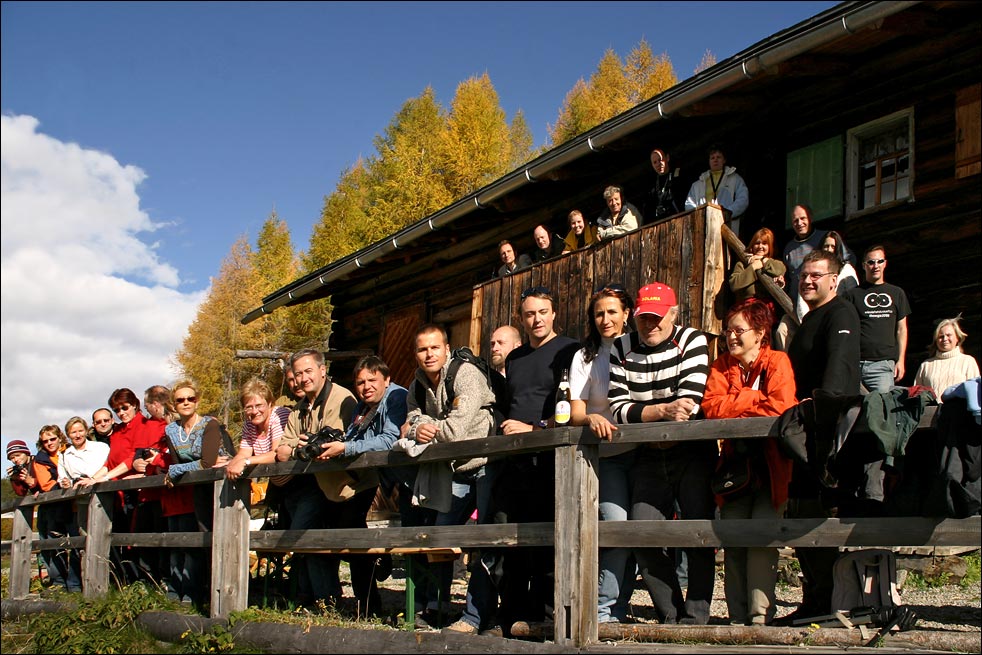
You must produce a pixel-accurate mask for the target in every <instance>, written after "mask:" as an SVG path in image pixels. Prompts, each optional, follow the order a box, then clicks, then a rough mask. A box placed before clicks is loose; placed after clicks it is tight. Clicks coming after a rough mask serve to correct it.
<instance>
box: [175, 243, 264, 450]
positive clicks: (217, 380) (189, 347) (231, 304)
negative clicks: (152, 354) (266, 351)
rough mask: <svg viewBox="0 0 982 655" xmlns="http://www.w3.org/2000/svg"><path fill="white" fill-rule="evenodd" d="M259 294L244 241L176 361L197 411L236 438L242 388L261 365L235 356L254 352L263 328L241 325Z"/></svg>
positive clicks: (215, 284) (258, 324) (223, 269)
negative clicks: (196, 397)
mask: <svg viewBox="0 0 982 655" xmlns="http://www.w3.org/2000/svg"><path fill="white" fill-rule="evenodd" d="M261 288H262V281H261V279H260V276H259V275H258V274H257V273H256V268H255V266H254V264H253V252H252V249H251V248H250V247H249V242H248V240H247V239H246V237H245V236H242V237H240V238H239V239H238V240H237V241H236V242H235V243H234V244H233V245H232V248H231V250H230V252H229V254H228V255H227V256H226V258H225V260H224V261H223V262H222V265H221V268H220V270H219V273H218V275H217V276H216V277H215V278H213V279H212V284H211V288H210V289H209V291H208V296H207V298H206V299H205V301H204V302H203V303H202V304H201V306H200V307H199V308H198V314H197V316H196V318H195V319H194V322H193V323H191V325H190V327H189V328H188V334H187V336H186V337H185V338H184V342H183V344H182V347H181V349H180V350H179V351H178V352H177V354H176V356H175V358H176V360H177V363H178V365H179V366H180V368H181V370H182V375H183V376H185V377H188V378H190V379H191V380H194V382H195V384H196V385H197V387H198V392H199V394H200V395H201V401H200V408H199V411H200V412H201V413H202V414H211V415H213V416H217V417H219V419H220V420H222V421H223V422H226V423H227V424H229V430H230V431H231V432H232V434H237V430H240V429H241V408H240V406H239V402H238V400H239V399H238V388H239V385H240V384H241V383H242V382H243V381H244V380H245V379H247V378H249V377H251V376H253V375H258V374H260V373H261V370H262V363H261V362H260V361H259V360H237V359H236V358H235V351H236V350H238V349H252V348H253V347H254V345H255V344H256V342H257V340H258V339H259V333H260V331H261V329H262V323H261V322H253V323H250V324H248V325H242V324H241V323H240V322H239V319H241V317H242V316H243V315H244V314H245V313H246V312H248V311H249V310H250V309H252V306H253V303H254V302H255V300H256V298H260V297H262V294H261V291H260V289H261Z"/></svg>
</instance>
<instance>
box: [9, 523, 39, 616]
mask: <svg viewBox="0 0 982 655" xmlns="http://www.w3.org/2000/svg"><path fill="white" fill-rule="evenodd" d="M13 514H14V518H13V526H12V528H11V543H10V583H9V587H8V593H9V594H10V597H11V598H16V599H23V598H27V596H28V594H30V591H31V537H32V536H33V534H34V529H33V527H32V526H33V525H34V508H33V507H31V506H26V507H19V508H17V510H16V511H14V513H13Z"/></svg>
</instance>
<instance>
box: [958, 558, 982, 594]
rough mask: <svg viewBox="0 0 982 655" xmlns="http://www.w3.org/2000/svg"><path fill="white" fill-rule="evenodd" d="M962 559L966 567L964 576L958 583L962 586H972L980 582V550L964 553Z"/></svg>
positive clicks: (981, 565)
mask: <svg viewBox="0 0 982 655" xmlns="http://www.w3.org/2000/svg"><path fill="white" fill-rule="evenodd" d="M964 560H965V564H966V565H967V566H968V568H967V569H966V570H965V576H964V577H963V578H962V579H961V581H960V582H959V583H958V584H959V585H961V586H962V587H963V588H968V587H974V586H976V585H978V584H979V582H982V555H980V551H975V552H974V553H969V554H968V555H965V556H964Z"/></svg>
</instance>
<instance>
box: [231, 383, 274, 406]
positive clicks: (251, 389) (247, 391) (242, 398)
mask: <svg viewBox="0 0 982 655" xmlns="http://www.w3.org/2000/svg"><path fill="white" fill-rule="evenodd" d="M253 396H255V397H256V398H262V399H263V400H265V401H266V402H267V403H269V404H270V405H272V404H274V403H275V402H276V397H275V396H274V395H273V390H272V389H270V388H269V385H268V384H266V382H265V380H260V379H259V378H252V379H251V380H247V381H246V382H245V383H244V384H243V385H242V390H241V392H240V393H239V402H240V403H242V404H243V405H245V404H246V398H252V397H253Z"/></svg>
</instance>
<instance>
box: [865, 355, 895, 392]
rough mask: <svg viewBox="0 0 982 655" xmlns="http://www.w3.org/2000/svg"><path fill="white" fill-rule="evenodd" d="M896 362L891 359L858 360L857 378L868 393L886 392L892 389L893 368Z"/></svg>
mask: <svg viewBox="0 0 982 655" xmlns="http://www.w3.org/2000/svg"><path fill="white" fill-rule="evenodd" d="M896 366H897V363H896V362H895V361H893V360H892V359H884V360H881V361H879V362H871V361H869V360H862V361H860V362H859V380H860V382H862V383H863V386H864V387H866V389H867V390H869V391H870V393H872V392H874V391H881V392H883V393H886V392H888V391H890V389H893V370H894V369H895V368H896Z"/></svg>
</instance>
